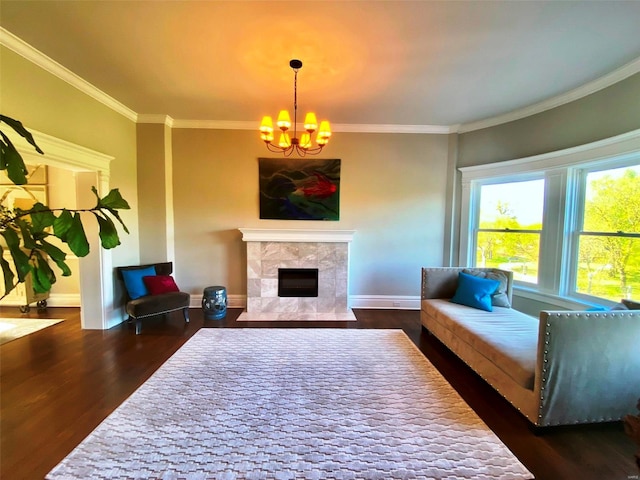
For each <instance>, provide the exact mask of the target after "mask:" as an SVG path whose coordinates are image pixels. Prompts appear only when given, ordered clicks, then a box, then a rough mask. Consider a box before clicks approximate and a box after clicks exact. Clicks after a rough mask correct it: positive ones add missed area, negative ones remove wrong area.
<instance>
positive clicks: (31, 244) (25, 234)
mask: <svg viewBox="0 0 640 480" xmlns="http://www.w3.org/2000/svg"><path fill="white" fill-rule="evenodd" d="M16 223H17V224H18V227H19V228H20V235H22V243H23V245H24V248H26V249H27V250H31V249H34V248H38V245H37V244H36V242H35V240H34V239H33V236H32V235H31V229H30V228H29V223H28V222H26V221H25V220H24V218H17V219H16Z"/></svg>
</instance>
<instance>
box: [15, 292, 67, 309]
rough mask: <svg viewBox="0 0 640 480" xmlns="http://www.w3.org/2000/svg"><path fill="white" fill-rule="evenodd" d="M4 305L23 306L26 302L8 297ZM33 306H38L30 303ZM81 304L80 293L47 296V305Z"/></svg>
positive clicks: (65, 305)
mask: <svg viewBox="0 0 640 480" xmlns="http://www.w3.org/2000/svg"><path fill="white" fill-rule="evenodd" d="M2 305H3V306H7V307H20V306H23V305H24V303H21V302H20V300H13V299H9V298H6V299H5V300H4V301H3V302H2ZM30 306H31V307H34V308H35V307H36V304H35V303H33V304H31V305H30ZM79 306H80V294H79V293H52V294H50V295H49V298H47V307H79Z"/></svg>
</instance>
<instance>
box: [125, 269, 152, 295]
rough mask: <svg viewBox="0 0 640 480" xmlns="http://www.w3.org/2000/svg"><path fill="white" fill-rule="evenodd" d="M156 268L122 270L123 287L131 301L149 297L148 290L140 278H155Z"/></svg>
mask: <svg viewBox="0 0 640 480" xmlns="http://www.w3.org/2000/svg"><path fill="white" fill-rule="evenodd" d="M155 274H156V267H154V266H151V267H145V268H132V269H127V270H122V279H123V280H124V286H125V287H126V288H127V293H128V294H129V298H130V299H131V300H135V299H136V298H140V297H144V296H145V295H149V290H148V289H147V286H146V285H145V284H144V281H143V280H142V277H150V276H155Z"/></svg>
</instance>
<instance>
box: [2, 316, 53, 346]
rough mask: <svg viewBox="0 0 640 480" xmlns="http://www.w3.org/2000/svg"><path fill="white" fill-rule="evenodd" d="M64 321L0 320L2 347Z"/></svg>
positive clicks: (38, 319)
mask: <svg viewBox="0 0 640 480" xmlns="http://www.w3.org/2000/svg"><path fill="white" fill-rule="evenodd" d="M62 321H63V319H60V318H48V319H40V318H0V345H3V344H5V343H7V342H10V341H11V340H15V339H16V338H20V337H24V336H25V335H29V334H30V333H33V332H37V331H38V330H42V329H43V328H47V327H50V326H51V325H55V324H56V323H60V322H62Z"/></svg>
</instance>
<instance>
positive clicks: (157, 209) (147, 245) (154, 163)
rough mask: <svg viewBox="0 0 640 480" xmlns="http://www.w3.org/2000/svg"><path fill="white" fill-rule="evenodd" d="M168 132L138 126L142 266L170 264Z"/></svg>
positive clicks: (156, 126) (149, 125)
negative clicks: (167, 209)
mask: <svg viewBox="0 0 640 480" xmlns="http://www.w3.org/2000/svg"><path fill="white" fill-rule="evenodd" d="M165 128H166V127H165V126H164V125H159V124H139V125H138V127H137V141H138V214H139V218H140V222H139V227H140V245H144V248H142V249H141V251H140V263H142V264H146V263H154V262H164V261H166V260H167V238H166V231H167V220H166V207H167V189H166V185H165V164H166V162H167V159H166V157H165V155H166V146H165ZM169 135H170V133H169Z"/></svg>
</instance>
